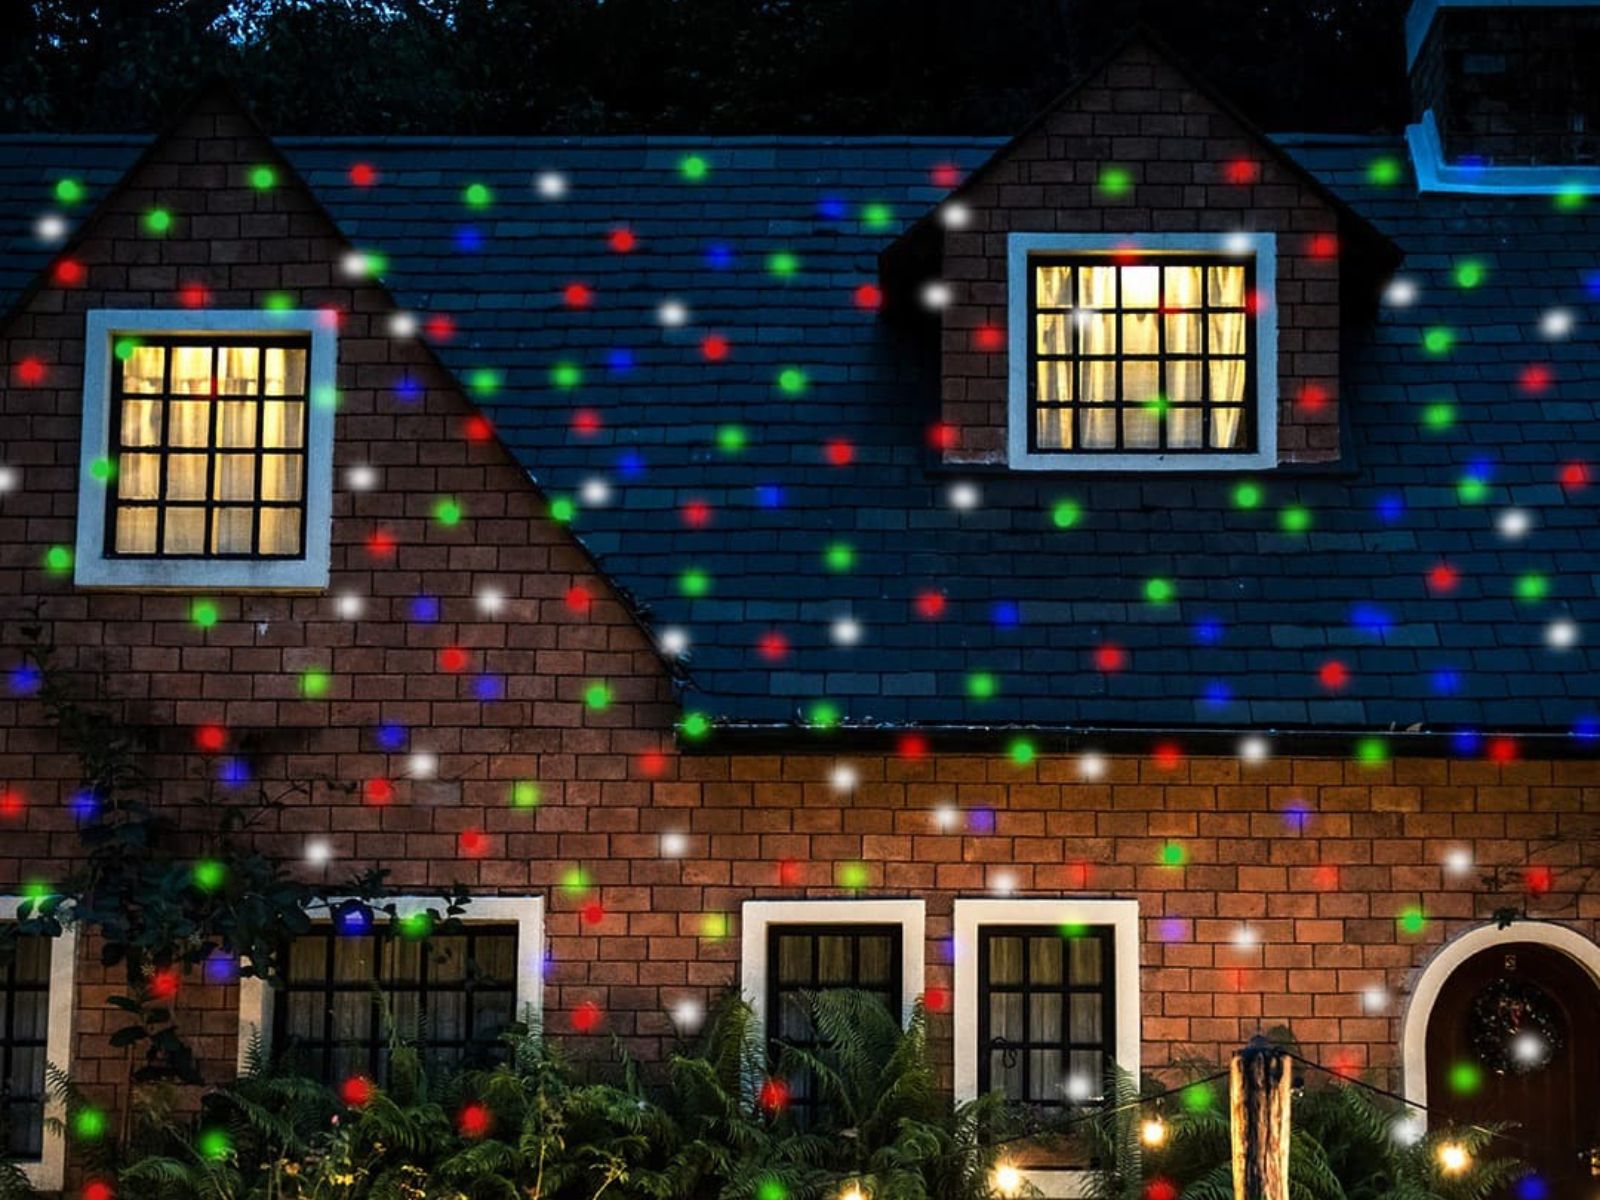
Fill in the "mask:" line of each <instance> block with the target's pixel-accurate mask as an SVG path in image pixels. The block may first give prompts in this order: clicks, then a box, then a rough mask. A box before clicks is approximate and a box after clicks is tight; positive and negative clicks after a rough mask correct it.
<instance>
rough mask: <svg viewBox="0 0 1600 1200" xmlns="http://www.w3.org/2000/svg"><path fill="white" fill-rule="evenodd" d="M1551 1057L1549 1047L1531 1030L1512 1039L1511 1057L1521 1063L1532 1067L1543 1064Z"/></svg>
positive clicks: (1524, 1031)
mask: <svg viewBox="0 0 1600 1200" xmlns="http://www.w3.org/2000/svg"><path fill="white" fill-rule="evenodd" d="M1549 1056H1550V1047H1549V1045H1548V1044H1547V1043H1546V1042H1545V1040H1544V1039H1543V1038H1542V1037H1540V1036H1539V1035H1538V1034H1537V1033H1535V1032H1534V1031H1533V1030H1531V1029H1524V1030H1523V1031H1522V1032H1521V1033H1519V1034H1517V1036H1516V1037H1514V1038H1512V1039H1511V1057H1513V1058H1515V1059H1516V1060H1517V1061H1518V1062H1519V1063H1523V1064H1525V1065H1527V1066H1532V1065H1534V1064H1536V1063H1542V1062H1543V1061H1544V1060H1545V1059H1546V1058H1548V1057H1549Z"/></svg>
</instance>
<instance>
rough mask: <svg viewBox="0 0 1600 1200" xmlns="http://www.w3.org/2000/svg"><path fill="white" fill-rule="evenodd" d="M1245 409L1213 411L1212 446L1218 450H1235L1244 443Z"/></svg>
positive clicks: (1219, 409) (1217, 409)
mask: <svg viewBox="0 0 1600 1200" xmlns="http://www.w3.org/2000/svg"><path fill="white" fill-rule="evenodd" d="M1243 435H1244V409H1242V408H1215V409H1212V410H1211V445H1212V446H1213V447H1214V448H1215V449H1218V450H1235V449H1238V448H1239V447H1240V446H1241V445H1242V444H1243V442H1244V436H1243Z"/></svg>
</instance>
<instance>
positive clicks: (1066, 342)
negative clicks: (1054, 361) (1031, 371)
mask: <svg viewBox="0 0 1600 1200" xmlns="http://www.w3.org/2000/svg"><path fill="white" fill-rule="evenodd" d="M1034 326H1035V329H1036V331H1037V333H1036V338H1035V349H1037V350H1038V352H1039V353H1040V354H1068V353H1070V352H1071V350H1072V314H1071V313H1040V314H1039V316H1038V318H1037V319H1036V321H1035V323H1034Z"/></svg>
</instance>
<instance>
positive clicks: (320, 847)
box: [306, 838, 333, 867]
mask: <svg viewBox="0 0 1600 1200" xmlns="http://www.w3.org/2000/svg"><path fill="white" fill-rule="evenodd" d="M332 861H333V844H332V843H331V842H329V841H328V839H327V838H312V839H311V840H310V841H309V842H307V843H306V862H308V863H310V864H311V865H312V866H313V867H325V866H327V865H328V864H329V863H330V862H332Z"/></svg>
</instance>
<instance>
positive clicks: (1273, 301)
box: [1006, 233, 1278, 472]
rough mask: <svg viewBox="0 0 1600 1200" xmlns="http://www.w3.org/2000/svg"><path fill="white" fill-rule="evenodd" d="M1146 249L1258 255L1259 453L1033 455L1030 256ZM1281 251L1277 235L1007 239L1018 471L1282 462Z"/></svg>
mask: <svg viewBox="0 0 1600 1200" xmlns="http://www.w3.org/2000/svg"><path fill="white" fill-rule="evenodd" d="M1129 250H1133V251H1139V252H1142V253H1147V254H1151V255H1155V256H1159V255H1164V254H1170V255H1173V256H1174V257H1181V256H1182V255H1183V254H1185V253H1188V254H1195V253H1207V254H1232V255H1236V256H1237V257H1239V258H1253V259H1255V265H1256V292H1257V294H1259V295H1260V296H1261V298H1262V301H1263V303H1262V304H1261V306H1260V308H1259V310H1258V311H1257V313H1256V318H1255V322H1256V328H1255V334H1256V362H1255V378H1256V394H1255V398H1254V399H1255V417H1256V449H1255V451H1254V452H1253V453H1250V454H1115V453H1113V454H1101V453H1098V452H1085V451H1079V450H1066V451H1058V452H1053V453H1049V452H1044V453H1030V452H1029V450H1028V338H1030V337H1031V336H1033V321H1032V319H1031V316H1030V314H1029V312H1028V259H1029V257H1030V256H1032V255H1034V254H1049V253H1052V252H1056V253H1061V252H1077V253H1083V252H1092V253H1104V254H1106V255H1107V256H1108V257H1109V256H1111V255H1112V254H1114V253H1116V252H1118V251H1129ZM1277 290H1278V248H1277V235H1276V234H1272V233H1011V234H1007V235H1006V339H1007V352H1008V355H1009V360H1008V362H1007V374H1006V460H1007V465H1008V466H1010V467H1011V469H1012V470H1016V471H1130V472H1158V471H1261V470H1269V469H1271V468H1273V467H1276V466H1277V465H1278V303H1277Z"/></svg>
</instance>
